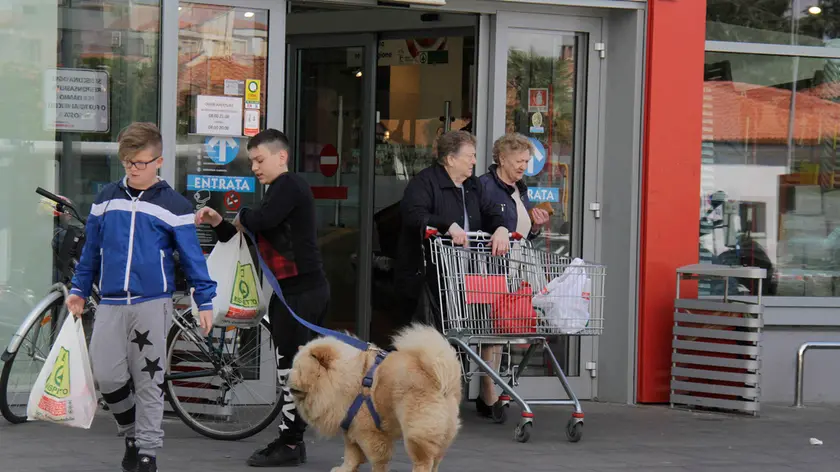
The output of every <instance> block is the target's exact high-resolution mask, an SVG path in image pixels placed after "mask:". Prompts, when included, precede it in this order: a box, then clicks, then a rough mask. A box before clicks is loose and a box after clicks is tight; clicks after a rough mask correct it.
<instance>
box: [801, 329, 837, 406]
mask: <svg viewBox="0 0 840 472" xmlns="http://www.w3.org/2000/svg"><path fill="white" fill-rule="evenodd" d="M811 349H819V350H828V349H838V350H840V342H829V341H812V342H807V343H803V344H802V345H801V346H799V349H798V350H797V351H796V389H795V391H794V399H793V406H795V407H797V408H802V407H803V406H804V405H803V404H802V389H803V384H804V382H803V379H804V378H805V353H806V352H808V351H810V350H811Z"/></svg>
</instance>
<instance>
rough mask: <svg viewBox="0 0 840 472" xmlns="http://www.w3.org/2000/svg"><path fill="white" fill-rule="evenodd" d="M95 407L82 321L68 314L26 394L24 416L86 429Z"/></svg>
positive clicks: (93, 388)
mask: <svg viewBox="0 0 840 472" xmlns="http://www.w3.org/2000/svg"><path fill="white" fill-rule="evenodd" d="M97 406H98V405H97V401H96V385H95V384H94V381H93V371H92V370H91V367H90V357H89V356H88V349H87V343H86V342H85V333H84V328H82V321H81V320H77V319H75V318H74V317H73V315H71V314H69V313H68V314H67V318H66V319H65V320H64V325H62V327H61V331H60V332H59V333H58V339H56V341H55V344H54V345H53V347H52V349H51V350H50V354H49V355H48V356H47V360H46V362H45V363H44V367H42V368H41V373H40V374H38V379H37V380H36V381H35V385H34V386H33V387H32V392H31V393H30V394H29V403H28V404H27V408H26V417H27V419H28V420H30V421H35V420H43V421H50V422H53V423H59V424H63V425H67V426H72V427H74V428H84V429H88V428H90V425H91V423H93V417H94V416H95V415H96V408H97Z"/></svg>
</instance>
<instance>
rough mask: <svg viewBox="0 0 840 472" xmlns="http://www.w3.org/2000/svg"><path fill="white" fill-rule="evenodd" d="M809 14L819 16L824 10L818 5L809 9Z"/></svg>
mask: <svg viewBox="0 0 840 472" xmlns="http://www.w3.org/2000/svg"><path fill="white" fill-rule="evenodd" d="M808 13H810V14H812V15H819V14H820V13H822V8H820V7H818V6H816V5H814V6H812V7H808Z"/></svg>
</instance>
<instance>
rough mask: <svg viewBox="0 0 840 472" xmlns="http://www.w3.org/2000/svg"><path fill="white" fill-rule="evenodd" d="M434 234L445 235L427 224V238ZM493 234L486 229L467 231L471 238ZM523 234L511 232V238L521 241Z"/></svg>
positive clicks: (489, 236)
mask: <svg viewBox="0 0 840 472" xmlns="http://www.w3.org/2000/svg"><path fill="white" fill-rule="evenodd" d="M434 236H443V234H442V233H441V232H440V231H438V229H437V228H432V227H431V226H426V239H429V238H432V237H434ZM492 236H493V235H492V234H490V233H487V232H485V231H467V238H471V239H490V238H491V237H492ZM522 238H523V236H522V235H521V234H519V233H517V232H516V231H514V232H512V233H510V239H512V240H514V241H520V240H521V239H522Z"/></svg>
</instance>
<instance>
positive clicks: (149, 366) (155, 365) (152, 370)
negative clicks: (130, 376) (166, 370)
mask: <svg viewBox="0 0 840 472" xmlns="http://www.w3.org/2000/svg"><path fill="white" fill-rule="evenodd" d="M145 359H146V367H144V368H142V369H140V371H141V372H148V373H149V378H150V379H154V378H155V374H157V373H158V372H160V371H162V370H163V369H161V367H160V357H158V358H157V359H155V360H150V359H149V358H148V357H146V358H145Z"/></svg>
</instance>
